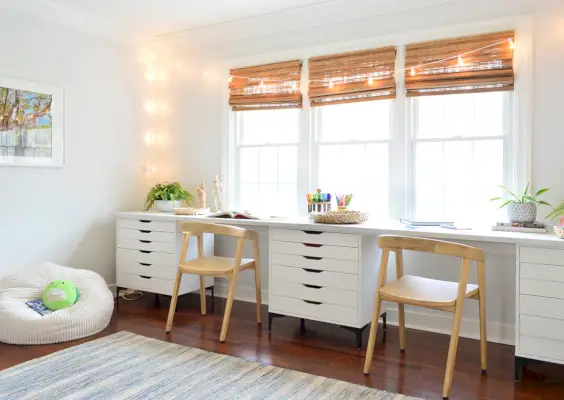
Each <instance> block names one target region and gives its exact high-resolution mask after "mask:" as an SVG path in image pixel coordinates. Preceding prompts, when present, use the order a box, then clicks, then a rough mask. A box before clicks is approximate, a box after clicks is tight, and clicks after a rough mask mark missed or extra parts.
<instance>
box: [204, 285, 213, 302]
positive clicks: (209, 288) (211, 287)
mask: <svg viewBox="0 0 564 400" xmlns="http://www.w3.org/2000/svg"><path fill="white" fill-rule="evenodd" d="M206 290H209V291H210V292H211V299H212V301H214V300H215V286H210V287H207V288H206Z"/></svg>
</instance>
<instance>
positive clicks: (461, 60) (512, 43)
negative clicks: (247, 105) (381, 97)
mask: <svg viewBox="0 0 564 400" xmlns="http://www.w3.org/2000/svg"><path fill="white" fill-rule="evenodd" d="M507 42H509V47H510V48H512V49H513V48H514V47H515V41H514V39H513V38H509V39H503V40H501V41H499V42H495V43H492V44H489V45H486V46H483V47H480V48H477V49H474V50H470V51H467V52H465V53H462V54H459V55H456V56H450V57H446V58H443V59H440V60H435V61H430V62H427V63H423V64H418V65H417V66H416V67H407V68H405V69H403V71H405V72H407V71H409V75H410V76H415V75H416V71H415V69H416V68H421V67H425V66H428V65H434V64H441V63H444V62H445V61H449V60H453V59H457V60H458V65H459V66H463V65H464V57H465V56H466V55H468V54H472V53H476V52H478V51H481V50H484V49H488V48H490V47H494V46H497V45H499V44H502V43H507ZM365 76H366V75H365ZM233 78H238V79H247V80H248V81H256V80H258V79H257V78H250V77H247V76H236V75H230V76H229V79H228V80H229V82H231V81H232V79H233ZM354 78H355V77H353V79H354ZM336 79H338V78H336ZM268 80H269V81H270V82H281V83H286V82H290V81H294V79H270V78H269V79H268ZM342 80H343V82H344V83H346V82H347V77H346V76H343V77H342ZM367 80H368V83H369V84H370V85H372V84H373V82H374V78H373V77H372V76H371V75H368V78H367ZM260 81H261V85H263V79H262V78H261V79H260ZM309 82H319V83H323V84H326V83H327V78H325V79H310V80H309ZM259 86H260V85H259ZM333 87H334V82H333V78H330V79H329V88H333Z"/></svg>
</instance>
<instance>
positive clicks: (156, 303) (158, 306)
mask: <svg viewBox="0 0 564 400" xmlns="http://www.w3.org/2000/svg"><path fill="white" fill-rule="evenodd" d="M155 308H161V299H160V297H159V294H158V293H155Z"/></svg>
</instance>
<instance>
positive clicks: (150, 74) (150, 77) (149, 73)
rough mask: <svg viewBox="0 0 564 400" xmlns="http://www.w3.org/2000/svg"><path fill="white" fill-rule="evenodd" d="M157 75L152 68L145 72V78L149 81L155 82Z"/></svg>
mask: <svg viewBox="0 0 564 400" xmlns="http://www.w3.org/2000/svg"><path fill="white" fill-rule="evenodd" d="M155 77H156V74H155V71H153V70H152V69H150V70H149V71H147V72H146V73H145V79H147V80H148V81H149V82H153V81H154V80H155Z"/></svg>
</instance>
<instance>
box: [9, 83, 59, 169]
mask: <svg viewBox="0 0 564 400" xmlns="http://www.w3.org/2000/svg"><path fill="white" fill-rule="evenodd" d="M63 125H64V118H63V90H62V89H61V88H57V87H53V86H49V85H43V84H41V83H35V82H30V81H24V80H20V79H13V78H7V77H2V76H0V166H27V167H62V166H63V165H64V126H63Z"/></svg>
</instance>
